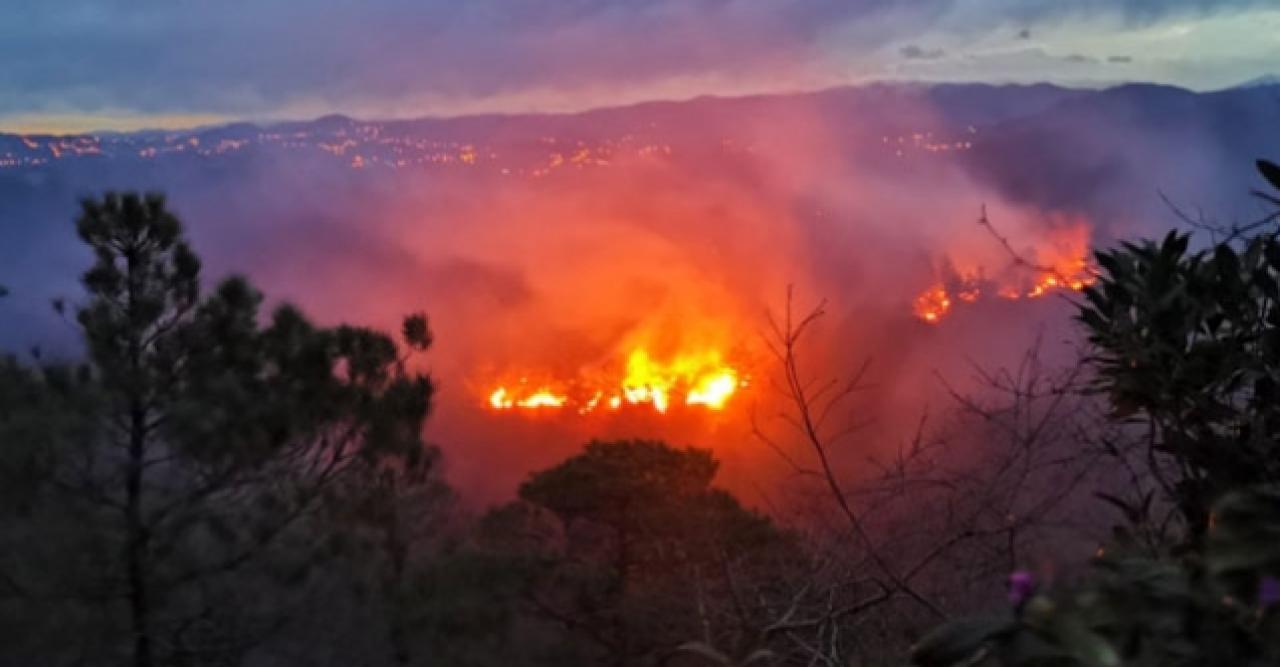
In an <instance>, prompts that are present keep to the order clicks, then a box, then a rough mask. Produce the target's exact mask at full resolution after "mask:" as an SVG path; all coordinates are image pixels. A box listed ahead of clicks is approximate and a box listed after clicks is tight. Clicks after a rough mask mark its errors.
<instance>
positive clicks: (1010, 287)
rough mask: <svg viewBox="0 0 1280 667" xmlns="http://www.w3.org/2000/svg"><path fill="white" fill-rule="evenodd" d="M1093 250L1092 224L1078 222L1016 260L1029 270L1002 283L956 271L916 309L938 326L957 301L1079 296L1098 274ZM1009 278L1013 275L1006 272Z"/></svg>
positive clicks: (935, 286) (924, 294)
mask: <svg viewBox="0 0 1280 667" xmlns="http://www.w3.org/2000/svg"><path fill="white" fill-rule="evenodd" d="M1088 251H1089V225H1088V224H1087V222H1083V221H1077V222H1075V223H1073V224H1069V225H1065V226H1063V227H1061V228H1059V229H1056V230H1054V231H1052V232H1051V233H1050V234H1049V237H1048V238H1047V239H1046V242H1045V243H1044V245H1042V246H1038V247H1036V248H1035V250H1034V254H1033V255H1032V256H1031V257H1030V258H1020V259H1017V260H1015V262H1014V264H1015V268H1024V269H1026V268H1029V269H1030V273H1031V277H1030V278H1029V279H1028V278H1027V271H1020V272H1017V273H1016V274H1014V275H1008V276H1006V277H1005V278H1004V279H1003V280H993V279H988V278H986V277H985V275H984V273H983V271H982V270H981V269H977V270H971V271H960V270H957V269H952V270H951V274H952V275H948V276H946V278H945V279H940V280H938V281H937V282H935V283H934V284H933V285H931V286H930V287H929V288H927V289H926V290H925V291H923V292H921V293H920V295H919V296H917V297H916V299H915V301H914V303H913V308H912V310H913V311H914V313H915V316H916V317H917V318H919V319H920V320H921V321H923V322H926V323H928V324H938V323H939V322H941V321H942V320H943V318H944V317H946V316H947V314H948V313H949V312H950V311H951V307H952V305H953V303H954V301H953V296H954V298H955V299H959V300H960V301H961V302H963V303H966V304H970V303H975V302H977V301H979V300H980V299H982V298H983V297H984V296H985V295H987V294H992V295H994V296H995V297H997V298H1000V299H1005V300H1008V301H1017V300H1019V299H1024V298H1025V299H1034V298H1038V297H1042V296H1044V295H1046V294H1049V293H1052V292H1057V291H1068V290H1069V291H1073V292H1079V291H1082V290H1084V288H1086V287H1088V286H1089V285H1092V284H1093V283H1094V281H1095V271H1094V269H1093V268H1092V267H1091V266H1090V265H1089V262H1088V260H1087V259H1086V257H1087V256H1088ZM1006 273H1008V272H1006Z"/></svg>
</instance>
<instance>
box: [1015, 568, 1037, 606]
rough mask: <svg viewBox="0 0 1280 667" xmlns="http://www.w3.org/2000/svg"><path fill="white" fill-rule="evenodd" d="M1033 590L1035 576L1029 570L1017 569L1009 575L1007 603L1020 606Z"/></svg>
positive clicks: (1034, 587)
mask: <svg viewBox="0 0 1280 667" xmlns="http://www.w3.org/2000/svg"><path fill="white" fill-rule="evenodd" d="M1035 592H1036V578H1035V577H1034V576H1032V574H1031V573H1030V572H1027V571H1026V570H1017V571H1015V572H1014V573H1012V574H1010V575H1009V604H1011V605H1013V606H1015V607H1021V606H1022V604H1023V603H1024V602H1026V601H1027V598H1029V597H1031V594H1032V593H1035Z"/></svg>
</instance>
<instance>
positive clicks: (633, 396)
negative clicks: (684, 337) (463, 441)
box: [488, 348, 747, 415]
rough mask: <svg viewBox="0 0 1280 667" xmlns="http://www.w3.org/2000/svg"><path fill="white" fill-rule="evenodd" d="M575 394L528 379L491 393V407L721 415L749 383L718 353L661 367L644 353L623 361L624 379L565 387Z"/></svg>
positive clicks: (680, 357)
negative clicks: (626, 408)
mask: <svg viewBox="0 0 1280 667" xmlns="http://www.w3.org/2000/svg"><path fill="white" fill-rule="evenodd" d="M562 384H563V385H566V386H567V385H570V384H572V385H574V386H575V387H576V389H577V390H576V391H557V390H554V389H552V388H551V385H530V384H529V382H528V380H527V379H526V378H521V379H520V381H519V382H516V383H514V384H504V385H500V386H498V387H496V388H494V389H493V391H492V392H491V393H490V394H489V396H488V403H489V407H490V408H493V409H495V410H509V409H513V408H530V409H538V408H551V409H558V408H564V407H572V408H575V409H576V410H577V412H578V414H583V415H585V414H589V413H592V412H595V411H596V410H598V409H601V408H607V409H609V410H618V409H621V408H622V406H623V405H649V406H652V407H653V409H654V410H655V411H657V412H658V413H663V414H665V413H666V412H667V411H668V410H670V409H671V406H672V404H673V403H674V404H682V405H686V406H697V407H701V408H705V409H707V410H723V409H725V407H726V406H727V405H728V404H729V401H730V399H732V397H733V396H734V395H735V394H736V393H737V392H738V390H739V389H740V388H741V387H745V386H747V381H746V380H745V379H744V378H743V376H742V374H741V373H739V372H738V371H737V370H736V369H734V368H733V367H731V366H729V365H728V364H727V363H725V362H724V361H723V360H722V355H721V354H720V353H719V352H716V351H707V352H703V353H698V354H682V355H677V356H675V357H674V358H672V359H669V360H666V361H660V360H657V359H655V358H654V357H653V356H651V355H650V354H649V353H648V351H646V350H645V349H643V348H639V349H636V350H634V351H632V352H631V354H630V355H628V357H627V364H626V369H625V373H624V374H623V376H622V377H621V378H620V379H618V380H615V381H609V382H605V383H602V384H596V385H594V386H592V384H591V383H588V382H585V381H583V380H578V381H576V382H572V383H569V382H566V383H562Z"/></svg>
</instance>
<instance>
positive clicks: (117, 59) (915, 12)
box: [0, 0, 1268, 116]
mask: <svg viewBox="0 0 1280 667" xmlns="http://www.w3.org/2000/svg"><path fill="white" fill-rule="evenodd" d="M3 3H4V4H7V5H12V6H8V7H3V8H0V9H3V15H4V16H5V21H3V22H2V23H0V63H3V65H0V115H4V114H18V113H40V112H87V113H93V112H103V111H113V110H125V111H129V112H133V113H143V114H147V113H218V114H226V115H249V116H252V115H255V114H257V115H262V114H271V113H275V112H278V111H279V110H281V109H288V108H290V107H299V106H307V105H310V107H314V108H330V109H354V110H361V109H369V108H378V107H379V105H381V104H384V103H388V102H389V103H391V104H392V105H394V103H396V102H397V101H402V102H404V101H412V100H414V99H433V100H483V99H490V98H501V97H503V96H508V97H510V96H519V95H532V94H538V95H541V96H542V97H544V98H554V97H555V96H556V95H564V94H569V93H574V92H577V91H581V90H584V89H603V90H606V91H608V90H616V89H619V88H621V87H644V86H647V85H654V84H656V83H659V82H663V81H672V80H681V79H688V80H695V81H696V80H717V81H737V82H742V81H748V82H750V81H765V82H767V81H777V80H783V81H785V80H789V77H792V76H793V75H795V73H796V72H797V71H798V70H804V69H806V68H809V67H811V66H813V65H814V64H815V63H825V64H826V65H827V66H830V62H829V61H830V60H831V58H832V57H833V51H834V52H835V57H838V58H841V59H848V60H851V61H855V62H856V60H857V59H858V57H859V55H860V54H865V53H871V52H873V51H875V50H877V49H881V48H883V47H885V46H886V45H893V44H901V43H904V42H905V43H911V40H912V39H913V38H914V37H918V36H919V35H921V34H922V33H924V32H926V31H931V30H932V31H942V32H944V33H945V32H947V31H955V32H965V31H975V30H983V29H990V28H991V27H993V26H997V25H1002V24H1013V25H1023V26H1025V25H1034V24H1036V23H1037V22H1042V21H1057V20H1062V19H1066V18H1071V17H1073V16H1080V15H1086V16H1092V15H1096V14H1106V15H1112V16H1114V17H1115V18H1117V19H1118V20H1120V21H1124V22H1128V23H1143V22H1151V21H1156V20H1159V19H1161V18H1163V17H1166V16H1171V15H1179V16H1182V15H1195V14H1206V13H1209V12H1225V11H1231V10H1234V9H1242V8H1246V7H1247V6H1264V5H1267V4H1268V2H1267V0H1237V1H1234V2H1222V1H1209V0H1124V1H1122V2H1116V1H1114V0H1105V1H1104V0H1083V1H1080V2H1073V3H1062V2H1058V1H1056V0H1032V1H1018V2H1014V1H1012V0H991V1H989V2H978V1H976V0H971V1H968V2H965V1H962V0H920V1H919V2H914V3H910V6H909V7H904V5H903V3H897V2H892V1H891V0H844V1H841V0H647V1H637V0H556V1H555V2H548V1H546V0H467V1H465V2H462V1H458V0H417V1H412V0H377V1H357V0H308V1H306V2H302V1H300V0H292V1H291V0H226V1H224V2H217V3H214V2H203V1H200V2H197V1H195V0H177V1H169V2H161V1H160V0H58V1H57V2H30V1H28V0H3ZM833 41H834V42H835V43H834V44H833ZM901 48H902V50H901V55H902V56H904V57H906V58H929V57H935V56H941V55H942V53H941V51H939V50H936V49H935V50H929V49H924V48H922V47H919V46H907V47H901ZM712 92H714V91H712Z"/></svg>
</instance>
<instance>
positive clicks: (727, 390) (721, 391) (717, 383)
mask: <svg viewBox="0 0 1280 667" xmlns="http://www.w3.org/2000/svg"><path fill="white" fill-rule="evenodd" d="M737 389H738V378H737V377H736V376H735V375H734V373H733V371H724V372H721V373H719V374H717V375H712V376H709V377H705V378H703V379H702V382H700V383H699V384H698V386H696V387H694V388H693V389H691V390H689V395H688V397H686V398H685V403H687V404H689V405H705V406H707V407H709V408H713V409H716V410H720V409H722V408H724V406H725V403H728V402H729V397H730V396H733V392H734V391H736V390H737Z"/></svg>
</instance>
